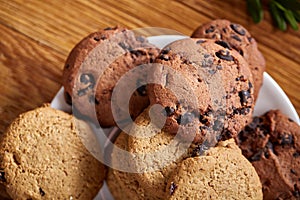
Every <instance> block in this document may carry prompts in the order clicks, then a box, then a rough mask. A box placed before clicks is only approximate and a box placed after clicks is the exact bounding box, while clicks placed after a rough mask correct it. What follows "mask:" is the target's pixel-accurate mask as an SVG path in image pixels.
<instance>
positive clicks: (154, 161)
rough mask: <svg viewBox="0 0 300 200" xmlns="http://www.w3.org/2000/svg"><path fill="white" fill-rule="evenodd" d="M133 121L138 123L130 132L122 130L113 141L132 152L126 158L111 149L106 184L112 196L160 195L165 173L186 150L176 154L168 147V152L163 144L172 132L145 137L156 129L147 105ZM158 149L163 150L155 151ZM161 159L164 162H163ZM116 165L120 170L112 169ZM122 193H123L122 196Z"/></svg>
mask: <svg viewBox="0 0 300 200" xmlns="http://www.w3.org/2000/svg"><path fill="white" fill-rule="evenodd" d="M135 123H136V124H137V125H139V126H140V127H136V128H135V130H134V129H132V130H131V132H130V135H127V134H126V133H124V132H122V133H121V134H120V135H119V136H118V138H117V140H116V142H115V145H116V146H118V147H119V148H121V149H124V150H126V151H127V152H128V153H129V154H131V155H133V156H132V157H131V158H126V157H125V156H124V155H122V153H119V152H118V151H116V149H113V151H112V156H111V157H112V169H110V170H109V173H108V176H107V184H108V187H109V189H110V191H111V192H112V194H113V196H114V198H115V199H116V200H118V199H153V200H154V199H164V196H165V188H166V184H167V179H168V176H169V174H170V173H171V172H172V171H173V170H174V169H175V168H176V163H177V162H179V161H180V160H182V159H183V158H184V157H186V156H188V154H187V153H186V152H184V154H183V155H178V157H177V158H176V156H174V154H176V153H172V152H171V150H172V149H170V151H169V152H168V149H166V148H167V145H168V144H169V143H170V142H171V141H172V140H173V139H174V135H172V134H168V133H166V132H163V131H161V132H157V134H155V135H152V137H148V136H149V135H150V134H152V133H154V132H156V131H157V130H156V128H155V127H154V126H152V125H151V122H150V118H149V109H146V110H145V111H144V112H143V113H142V114H141V115H140V116H139V117H137V119H136V120H135ZM147 135H148V136H147ZM146 136H147V137H146ZM141 137H143V138H141ZM179 142H180V141H178V142H176V144H179ZM178 146H179V147H178ZM178 146H177V150H178V152H180V151H179V148H180V145H178ZM162 150H163V152H164V153H160V152H159V151H162ZM173 150H175V149H173ZM183 150H184V149H183ZM155 152H158V153H155ZM144 155H145V156H144ZM165 160H167V161H168V162H166V163H165V164H166V165H165V166H163V164H164V163H163V162H164V161H165ZM129 161H130V163H129ZM116 166H122V167H123V171H121V170H117V169H115V167H116ZM125 166H127V167H125ZM129 170H131V171H130V172H129ZM123 194H124V195H125V194H126V198H125V197H124V195H123Z"/></svg>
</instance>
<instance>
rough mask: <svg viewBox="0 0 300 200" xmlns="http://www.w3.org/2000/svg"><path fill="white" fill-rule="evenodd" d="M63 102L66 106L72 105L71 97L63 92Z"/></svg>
mask: <svg viewBox="0 0 300 200" xmlns="http://www.w3.org/2000/svg"><path fill="white" fill-rule="evenodd" d="M64 97H65V101H66V103H67V104H69V105H72V97H71V95H70V94H69V93H68V92H64Z"/></svg>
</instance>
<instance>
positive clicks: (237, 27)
mask: <svg viewBox="0 0 300 200" xmlns="http://www.w3.org/2000/svg"><path fill="white" fill-rule="evenodd" d="M230 28H231V29H232V30H234V31H235V32H236V33H237V34H240V35H245V34H246V31H245V30H244V29H243V28H242V27H241V26H240V25H238V24H230Z"/></svg>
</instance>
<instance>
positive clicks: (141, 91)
mask: <svg viewBox="0 0 300 200" xmlns="http://www.w3.org/2000/svg"><path fill="white" fill-rule="evenodd" d="M136 91H137V92H138V93H139V95H140V96H147V90H146V85H142V86H140V87H138V88H137V89H136Z"/></svg>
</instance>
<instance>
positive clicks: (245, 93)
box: [239, 90, 251, 106]
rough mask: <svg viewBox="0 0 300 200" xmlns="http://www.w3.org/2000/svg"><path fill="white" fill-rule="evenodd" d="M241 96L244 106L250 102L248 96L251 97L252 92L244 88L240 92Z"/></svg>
mask: <svg viewBox="0 0 300 200" xmlns="http://www.w3.org/2000/svg"><path fill="white" fill-rule="evenodd" d="M239 97H240V101H241V104H242V106H244V105H246V104H247V102H248V98H250V97H251V95H250V93H249V92H248V91H246V90H242V91H240V92H239Z"/></svg>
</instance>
